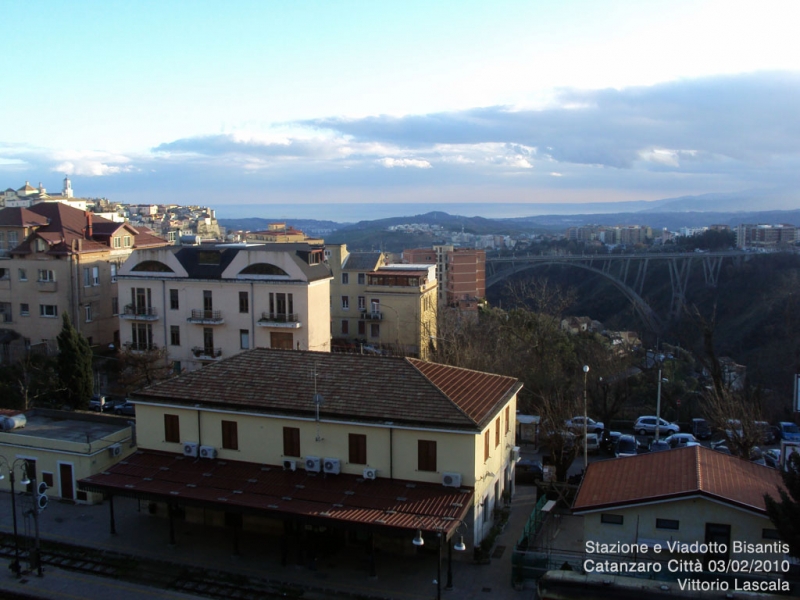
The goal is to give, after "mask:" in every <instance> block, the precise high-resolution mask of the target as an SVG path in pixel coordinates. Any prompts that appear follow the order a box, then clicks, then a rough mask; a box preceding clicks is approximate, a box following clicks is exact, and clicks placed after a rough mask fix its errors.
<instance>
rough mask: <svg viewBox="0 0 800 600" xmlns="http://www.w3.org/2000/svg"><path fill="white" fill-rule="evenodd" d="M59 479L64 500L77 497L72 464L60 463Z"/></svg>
mask: <svg viewBox="0 0 800 600" xmlns="http://www.w3.org/2000/svg"><path fill="white" fill-rule="evenodd" d="M58 479H59V482H60V483H61V497H62V498H63V499H64V500H74V499H75V488H74V487H73V485H72V465H71V464H67V463H59V465H58Z"/></svg>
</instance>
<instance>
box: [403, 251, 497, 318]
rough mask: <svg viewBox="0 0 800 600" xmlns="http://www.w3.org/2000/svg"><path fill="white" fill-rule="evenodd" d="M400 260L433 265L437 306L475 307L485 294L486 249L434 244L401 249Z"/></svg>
mask: <svg viewBox="0 0 800 600" xmlns="http://www.w3.org/2000/svg"><path fill="white" fill-rule="evenodd" d="M403 261H404V262H409V263H419V264H434V265H436V279H437V281H438V282H439V291H438V300H439V307H440V308H444V307H453V308H459V309H461V310H477V308H478V304H479V302H480V300H482V299H483V298H485V297H486V251H485V250H479V249H475V248H456V247H454V246H450V245H436V246H433V248H413V249H410V250H403Z"/></svg>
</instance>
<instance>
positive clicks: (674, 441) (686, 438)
mask: <svg viewBox="0 0 800 600" xmlns="http://www.w3.org/2000/svg"><path fill="white" fill-rule="evenodd" d="M664 441H665V442H666V443H667V444H669V447H670V448H683V447H685V446H697V445H699V444H700V442H698V441H697V438H696V437H694V436H693V435H692V434H691V433H674V434H672V435H671V436H669V437H667V438H665V439H664Z"/></svg>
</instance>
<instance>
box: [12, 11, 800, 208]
mask: <svg viewBox="0 0 800 600" xmlns="http://www.w3.org/2000/svg"><path fill="white" fill-rule="evenodd" d="M0 6H2V8H1V9H0V10H1V11H2V16H3V22H4V23H5V25H6V26H5V27H4V33H3V52H2V53H0V72H1V73H3V79H4V82H5V89H4V92H3V93H2V95H0V188H2V189H5V188H6V187H12V188H17V187H19V186H21V185H22V184H23V183H24V181H26V180H29V181H31V183H33V184H34V185H35V184H37V183H38V182H40V181H41V182H42V183H43V184H44V185H45V187H47V188H48V189H50V190H57V189H59V188H60V181H61V179H62V178H63V174H64V173H67V174H69V175H70V177H71V178H72V180H73V187H74V188H75V190H76V193H77V194H79V195H85V196H106V197H108V198H110V199H112V200H120V201H126V202H170V201H174V202H180V203H189V202H192V203H204V204H211V205H214V206H218V207H221V206H224V205H225V204H242V203H267V204H285V205H291V204H296V203H325V202H406V203H415V204H425V203H431V202H437V203H443V202H484V203H485V202H533V203H559V202H600V201H603V202H607V201H625V200H649V199H658V198H665V197H673V196H680V195H690V194H703V193H708V192H734V191H742V190H752V191H753V193H754V195H755V196H758V197H759V198H760V199H761V200H760V201H762V202H764V203H765V205H764V207H765V208H767V207H769V206H767V205H768V204H769V203H770V202H773V203H775V202H778V201H777V200H776V198H778V197H780V198H782V199H783V200H782V202H783V203H784V205H785V204H786V203H787V202H788V203H789V204H791V203H792V202H794V200H793V199H792V198H793V195H792V194H793V190H794V189H796V188H797V184H798V178H799V177H798V173H800V169H799V168H798V167H800V135H798V133H800V110H798V108H797V107H798V106H800V64H799V63H800V36H797V35H796V32H795V31H794V29H795V27H794V23H795V21H796V19H795V18H794V15H795V12H796V10H795V9H796V3H795V2H794V0H785V1H784V0H764V1H761V2H755V1H752V2H751V1H748V2H742V1H737V0H727V1H716V0H713V1H705V2H704V1H698V0H693V1H682V0H670V1H661V0H658V1H647V0H640V1H636V2H633V1H630V2H614V1H606V2H598V1H580V0H575V1H561V2H556V1H553V2H549V1H541V0H540V1H536V0H527V1H524V2H511V1H508V2H503V1H499V2H491V3H489V2H469V1H465V0H461V1H458V2H450V1H442V0H439V1H437V2H430V1H427V2H413V1H404V2H389V1H386V2H302V1H298V2H277V1H276V2H266V1H258V2H249V1H238V2H237V1H232V2H227V3H222V2H202V1H194V2H189V1H185V2H175V1H173V2H170V1H159V2H144V1H137V2H112V1H108V0H106V1H102V2H99V1H98V2H86V1H80V0H75V1H73V2H69V3H55V2H25V1H22V0H19V1H12V0H5V1H4V2H3V3H2V5H0ZM787 190H791V192H790V193H789V195H788V196H787V193H786V191H787ZM787 197H788V198H789V200H786V198H787ZM796 204H798V205H800V202H798V203H796ZM784 207H786V206H784Z"/></svg>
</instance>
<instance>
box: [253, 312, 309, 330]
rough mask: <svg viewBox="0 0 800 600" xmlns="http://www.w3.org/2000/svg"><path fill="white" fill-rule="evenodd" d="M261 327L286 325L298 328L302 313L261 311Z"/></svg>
mask: <svg viewBox="0 0 800 600" xmlns="http://www.w3.org/2000/svg"><path fill="white" fill-rule="evenodd" d="M258 324H259V325H260V326H261V327H286V328H290V329H297V328H299V327H300V315H298V314H296V313H295V314H286V313H270V312H264V313H261V318H260V319H259V320H258Z"/></svg>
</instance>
